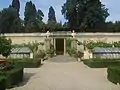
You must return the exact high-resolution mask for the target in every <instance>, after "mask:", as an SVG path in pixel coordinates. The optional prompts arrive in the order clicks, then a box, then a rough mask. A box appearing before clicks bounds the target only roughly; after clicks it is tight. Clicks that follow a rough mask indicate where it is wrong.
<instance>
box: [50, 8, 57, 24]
mask: <svg viewBox="0 0 120 90" xmlns="http://www.w3.org/2000/svg"><path fill="white" fill-rule="evenodd" d="M48 22H57V21H56V17H55V11H54V9H53V7H52V6H51V7H50V8H49V13H48Z"/></svg>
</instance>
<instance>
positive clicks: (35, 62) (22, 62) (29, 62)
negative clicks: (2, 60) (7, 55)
mask: <svg viewBox="0 0 120 90" xmlns="http://www.w3.org/2000/svg"><path fill="white" fill-rule="evenodd" d="M6 61H8V62H10V63H12V64H14V65H15V66H16V67H23V68H37V67H39V66H40V65H41V60H40V59H6Z"/></svg>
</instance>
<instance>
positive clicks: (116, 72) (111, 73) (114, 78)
mask: <svg viewBox="0 0 120 90" xmlns="http://www.w3.org/2000/svg"><path fill="white" fill-rule="evenodd" d="M107 73H108V75H107V78H108V80H109V81H111V82H112V83H114V84H117V83H119V84H120V67H119V66H115V67H108V69H107Z"/></svg>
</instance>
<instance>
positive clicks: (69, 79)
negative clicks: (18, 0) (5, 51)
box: [10, 56, 120, 90]
mask: <svg viewBox="0 0 120 90" xmlns="http://www.w3.org/2000/svg"><path fill="white" fill-rule="evenodd" d="M62 58H63V57H62V56H61V57H59V58H57V57H56V59H60V60H62ZM66 59H68V58H66ZM57 61H59V60H57ZM43 63H44V64H43V65H42V66H41V67H40V68H37V69H25V77H24V82H23V83H22V84H21V85H20V86H19V87H16V88H13V89H10V90H120V86H117V85H114V84H112V83H111V82H109V81H108V80H107V72H106V71H107V69H91V68H88V67H87V66H85V65H84V64H83V63H82V62H81V63H79V62H75V61H74V62H67V63H58V62H56V61H55V62H51V61H45V62H43Z"/></svg>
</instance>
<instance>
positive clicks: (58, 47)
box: [56, 38, 64, 55]
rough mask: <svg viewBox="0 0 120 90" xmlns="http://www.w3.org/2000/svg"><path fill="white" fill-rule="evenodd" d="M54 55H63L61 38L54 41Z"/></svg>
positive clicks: (62, 40)
mask: <svg viewBox="0 0 120 90" xmlns="http://www.w3.org/2000/svg"><path fill="white" fill-rule="evenodd" d="M56 54H57V55H63V54H64V39H61V38H57V39H56Z"/></svg>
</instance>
